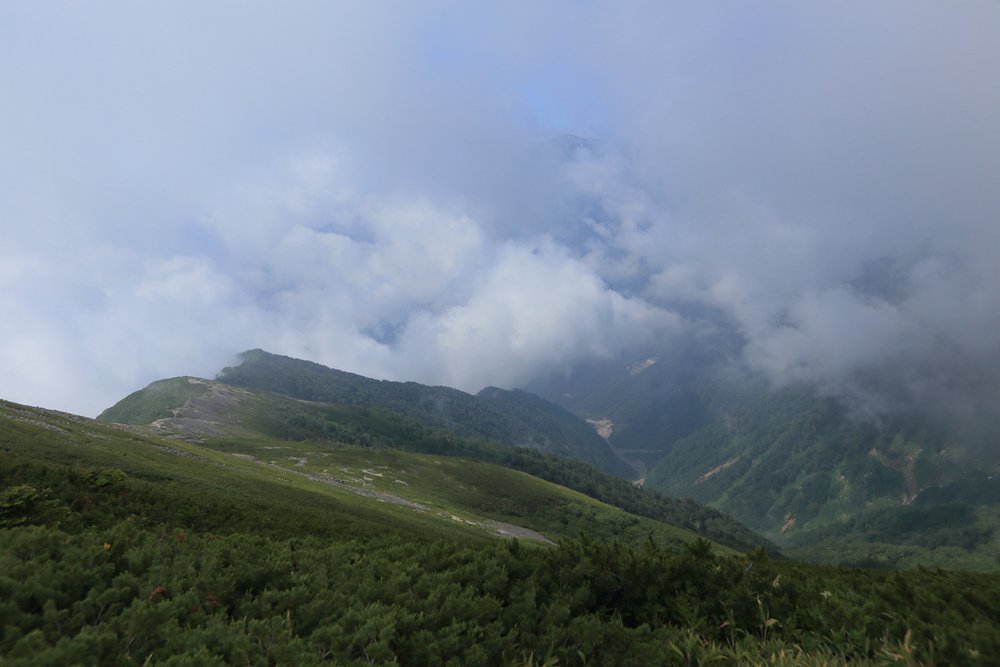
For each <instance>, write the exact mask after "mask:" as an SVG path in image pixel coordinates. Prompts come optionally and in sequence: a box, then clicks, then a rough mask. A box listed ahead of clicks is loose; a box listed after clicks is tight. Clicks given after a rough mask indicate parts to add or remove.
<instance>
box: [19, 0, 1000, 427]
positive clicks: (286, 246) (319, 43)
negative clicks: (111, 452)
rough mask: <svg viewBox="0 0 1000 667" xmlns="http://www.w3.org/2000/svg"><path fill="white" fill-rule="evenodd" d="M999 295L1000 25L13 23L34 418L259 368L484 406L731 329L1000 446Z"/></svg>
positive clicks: (923, 10)
mask: <svg viewBox="0 0 1000 667" xmlns="http://www.w3.org/2000/svg"><path fill="white" fill-rule="evenodd" d="M574 137H575V138H574ZM998 288H1000V3H996V2H992V1H985V0H983V1H974V0H969V1H963V2H954V3H942V2H923V1H920V0H916V1H914V0H908V1H905V2H904V1H900V0H886V1H883V2H878V3H872V2H861V1H856V2H851V1H848V2H839V3H801V2H769V3H722V2H699V3H690V2H687V3H677V2H667V1H657V2H640V1H636V2H599V1H586V0H581V1H577V2H568V1H566V2H563V1H557V0H552V1H545V2H476V3H470V2H447V1H440V2H435V1H427V2H420V1H408V2H388V1H387V2H382V1H375V2H364V3H362V2H326V1H322V2H321V1H315V2H308V1H300V0H289V1H287V2H281V3H270V2H267V3H265V2H254V1H250V2H243V1H241V2H236V1H235V0H233V1H222V0H220V1H218V2H203V1H198V2H194V1H178V2H150V1H138V2H124V1H122V2H107V1H100V0H98V1H95V2H86V3H83V2H68V1H67V2H46V3H38V2H32V1H19V0H12V1H10V2H4V3H2V4H0V397H2V398H5V399H7V400H13V401H17V402H21V403H28V404H34V405H42V406H45V407H50V408H56V409H62V410H66V411H69V412H74V413H78V414H83V415H88V416H93V415H96V414H97V413H99V412H100V411H101V410H103V409H104V408H106V407H108V406H110V405H112V404H113V403H115V402H116V401H117V400H119V399H120V398H122V397H123V396H125V395H126V394H128V393H130V392H132V391H134V390H136V389H139V388H141V387H142V386H144V385H146V384H148V383H149V382H151V381H153V380H156V379H160V378H163V377H172V376H177V375H198V376H204V377H212V376H213V375H214V374H215V373H216V372H217V371H219V370H220V369H221V368H222V367H223V366H225V365H227V364H229V363H232V361H233V360H234V358H235V355H236V354H237V353H238V352H240V351H242V350H245V349H250V348H256V347H259V348H263V349H266V350H268V351H271V352H275V353H281V354H287V355H291V356H296V357H300V358H306V359H310V360H314V361H318V362H320V363H323V364H326V365H329V366H333V367H336V368H341V369H345V370H350V371H354V372H358V373H362V374H365V375H369V376H374V377H380V378H389V379H402V380H417V381H421V382H425V383H432V384H447V385H451V386H457V387H459V388H462V389H465V390H468V391H477V390H478V389H480V388H482V387H484V386H487V385H497V386H503V387H516V386H521V385H525V384H527V383H529V382H531V381H532V379H534V378H536V377H538V376H540V375H541V374H545V373H551V372H553V371H555V372H558V371H561V370H568V369H571V368H572V367H573V366H574V364H578V363H581V362H583V361H591V360H595V359H598V360H599V359H615V358H618V357H620V356H622V355H625V356H627V355H628V354H630V353H631V351H638V350H649V349H654V348H656V346H669V345H670V344H671V341H675V340H676V341H680V340H690V339H691V337H692V335H694V336H696V337H697V334H698V332H699V331H705V330H707V329H711V328H714V329H718V328H722V329H724V330H726V331H728V332H730V333H732V335H733V336H735V337H736V338H737V339H738V340H739V341H740V344H739V346H738V355H737V356H738V359H737V361H738V362H739V363H740V364H743V365H745V366H746V367H748V368H750V369H753V370H755V371H757V372H759V373H761V374H763V375H764V376H766V377H767V378H769V379H770V380H771V381H773V382H775V383H777V384H781V383H788V382H797V381H807V382H813V383H816V384H817V386H820V387H823V388H825V389H826V390H828V391H830V392H832V393H840V394H842V395H845V396H854V397H855V398H857V397H861V399H862V400H863V401H864V402H865V404H866V405H869V406H871V408H872V410H876V411H877V410H882V409H891V408H892V406H893V405H895V404H900V403H907V404H911V405H912V404H921V403H932V404H934V405H943V406H947V409H948V410H950V411H952V412H954V414H962V413H963V411H964V412H966V413H975V412H982V411H990V410H993V413H994V414H997V413H998V408H1000V403H998V398H1000V289H998Z"/></svg>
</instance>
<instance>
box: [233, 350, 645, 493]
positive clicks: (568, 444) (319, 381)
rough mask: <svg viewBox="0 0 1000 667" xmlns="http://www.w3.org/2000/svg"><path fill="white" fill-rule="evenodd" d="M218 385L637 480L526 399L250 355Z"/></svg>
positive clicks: (578, 428) (596, 440)
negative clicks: (399, 419) (382, 416)
mask: <svg viewBox="0 0 1000 667" xmlns="http://www.w3.org/2000/svg"><path fill="white" fill-rule="evenodd" d="M218 379H219V380H220V381H221V382H224V383H226V384H229V385H232V386H236V387H243V388H247V389H254V390H258V391H267V392H274V393H278V394H283V395H286V396H291V397H293V398H297V399H304V400H307V401H321V402H325V403H334V404H338V405H347V406H355V407H368V408H378V409H382V410H388V411H391V412H394V413H396V414H399V415H403V416H405V417H407V418H409V419H411V420H414V421H416V422H418V423H420V424H423V425H426V426H431V427H436V428H443V429H447V430H449V431H451V432H453V433H456V434H457V435H460V436H464V437H469V438H478V439H483V440H488V441H490V442H494V443H499V444H504V445H512V446H518V447H530V448H532V449H537V450H539V451H543V452H549V453H553V454H559V455H562V456H570V457H573V458H576V459H579V460H581V461H585V462H587V463H590V464H591V465H594V466H597V467H598V468H601V469H603V470H606V471H608V472H610V473H612V474H618V475H623V476H629V475H632V474H634V471H633V470H631V468H630V467H629V466H628V465H627V464H625V463H624V462H623V461H621V460H620V459H619V458H618V457H617V456H616V455H615V453H614V452H613V451H612V450H611V448H610V447H609V446H608V444H607V443H606V442H605V441H604V440H603V439H602V438H601V437H600V436H598V435H597V434H596V433H594V431H593V430H592V429H591V428H589V427H588V426H587V425H586V424H585V423H584V422H583V421H581V420H580V419H578V418H577V417H574V416H573V415H571V414H570V413H569V412H567V411H566V410H564V409H562V408H560V407H558V406H556V405H553V404H551V403H548V402H547V401H544V400H542V399H540V398H538V397H537V396H533V395H530V394H527V393H525V392H506V391H504V390H501V389H496V388H493V387H491V388H489V389H487V390H484V391H483V392H482V393H481V394H480V395H479V396H472V395H470V394H467V393H465V392H462V391H459V390H457V389H451V388H449V387H428V386H426V385H422V384H417V383H416V382H390V381H388V380H373V379H370V378H366V377H363V376H360V375H355V374H353V373H346V372H344V371H339V370H335V369H332V368H327V367H326V366H321V365H320V364H316V363H313V362H310V361H303V360H300V359H292V358H290V357H283V356H279V355H274V354H269V353H267V352H264V351H263V350H250V351H248V352H244V353H243V354H242V355H241V363H240V364H239V365H238V366H233V367H228V368H225V369H223V371H222V372H221V373H220V374H219V378H218Z"/></svg>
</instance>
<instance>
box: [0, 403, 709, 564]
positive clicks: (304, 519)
mask: <svg viewBox="0 0 1000 667" xmlns="http://www.w3.org/2000/svg"><path fill="white" fill-rule="evenodd" d="M213 444H214V447H215V449H210V448H208V447H205V446H201V445H197V444H192V443H185V442H180V441H177V440H174V439H164V438H159V437H156V436H150V435H146V434H143V433H140V432H138V431H133V432H129V431H124V430H121V429H118V428H115V427H111V426H107V425H104V424H100V423H97V422H94V421H91V420H87V419H84V418H79V417H71V416H67V415H61V414H58V413H53V412H50V411H45V410H40V409H37V408H27V407H25V406H18V405H16V404H11V403H0V451H2V452H3V453H4V455H5V457H4V459H5V460H4V464H3V466H4V467H3V469H4V472H5V474H4V477H5V478H9V479H12V480H13V479H16V478H18V477H20V476H23V470H22V474H19V473H18V470H19V468H18V466H22V467H24V466H28V467H31V466H34V467H35V468H36V469H37V468H38V466H47V467H49V468H53V467H54V468H67V469H68V470H72V469H78V470H79V469H89V468H95V467H114V468H120V469H122V470H124V471H125V473H126V474H127V475H128V476H129V478H130V482H129V483H130V484H131V485H132V486H133V487H134V491H135V493H136V494H137V495H140V496H143V497H145V498H148V499H149V500H148V503H150V504H157V503H159V504H165V505H169V506H171V507H173V512H174V513H175V516H174V517H172V519H173V521H174V522H175V523H177V524H185V523H190V522H200V523H202V524H204V527H205V528H206V529H211V523H212V521H213V519H212V516H213V515H218V514H219V513H220V512H221V513H230V514H232V515H233V516H236V517H241V518H240V519H239V520H238V523H240V526H239V527H241V528H246V527H249V526H254V525H255V524H256V523H258V522H259V523H260V525H262V526H264V527H265V529H266V530H274V531H276V532H278V533H282V534H283V533H289V534H300V533H306V534H309V533H311V534H317V535H322V534H337V535H343V534H345V533H346V534H356V535H359V536H365V535H378V534H387V533H396V532H402V533H409V534H413V535H426V536H431V537H439V538H448V539H457V540H465V541H469V540H472V541H477V540H479V541H481V540H487V539H490V537H491V536H492V535H493V532H492V531H490V530H488V529H486V528H483V527H480V526H476V525H471V524H470V523H469V522H479V521H481V520H496V521H503V522H509V523H512V524H516V525H518V526H524V527H527V528H529V529H533V530H537V531H541V532H543V533H545V534H546V535H548V536H550V537H551V538H554V539H559V538H560V537H573V536H576V535H578V534H580V533H585V534H588V535H591V536H593V537H598V538H604V539H618V540H621V541H624V542H629V543H639V542H641V541H642V540H643V539H645V538H646V536H647V535H651V536H652V537H653V538H654V540H655V541H657V542H659V543H661V544H666V545H680V544H682V543H684V542H690V541H693V540H694V539H696V537H697V536H696V535H695V534H693V533H690V532H689V531H685V530H682V529H679V528H675V527H672V526H668V525H666V524H663V523H661V522H656V521H651V520H649V519H644V518H641V517H636V516H633V515H629V514H627V513H625V512H623V511H621V510H619V509H617V508H613V507H610V506H608V505H604V504H603V503H599V502H597V501H595V500H593V499H591V498H587V497H585V496H583V495H581V494H578V493H575V492H572V491H569V490H568V489H563V488H561V487H558V486H556V485H554V484H550V483H548V482H544V481H542V480H539V479H536V478H534V477H531V476H529V475H525V474H523V473H519V472H517V471H512V470H508V469H506V468H503V467H500V466H495V465H490V464H485V463H479V462H474V461H466V460H460V459H453V458H449V457H443V456H421V455H417V454H411V453H405V452H393V451H372V450H361V449H357V448H347V449H338V448H335V447H331V446H323V447H322V450H323V451H322V452H321V451H319V450H318V446H317V445H310V444H305V443H294V444H293V443H288V442H279V441H273V440H267V439H256V440H253V439H231V440H218V441H214V443H213ZM232 452H239V453H243V454H252V455H254V456H256V457H257V458H259V459H261V460H262V461H264V463H261V462H257V461H251V460H248V459H246V458H242V457H239V456H234V455H233V453H232ZM276 453H280V455H279V454H276ZM289 456H297V457H298V456H305V457H310V458H311V459H312V460H311V462H309V463H307V464H306V465H302V466H300V465H296V462H295V461H292V460H290V459H289V458H288V457H289ZM272 459H273V460H275V461H276V462H280V464H279V465H278V466H275V465H269V464H268V463H267V462H269V461H270V460H272ZM282 466H283V467H282ZM379 466H384V467H383V468H381V469H379ZM340 468H348V469H349V471H350V474H345V473H343V472H342V471H341V470H340ZM363 469H370V470H372V471H373V473H374V474H372V475H366V474H365V473H363V472H362V470H363ZM24 470H27V468H24ZM324 470H330V471H331V472H332V473H333V474H335V475H338V476H340V477H341V478H344V481H345V482H346V483H347V485H348V486H358V487H360V488H365V489H368V490H379V487H382V488H381V490H382V491H383V492H386V493H391V494H392V495H394V496H400V497H404V498H408V499H411V500H414V501H417V502H420V503H423V504H426V505H428V506H429V507H430V510H429V511H420V510H416V509H412V508H410V507H403V506H398V505H394V504H391V503H387V502H379V500H377V499H375V498H370V497H363V496H359V495H356V494H355V493H352V492H350V491H348V490H345V489H343V488H340V487H337V486H331V485H329V484H325V483H322V482H319V481H315V480H312V479H308V478H306V477H305V476H304V475H303V474H302V473H304V472H313V473H322V472H323V471H324ZM382 471H385V472H382ZM390 471H391V473H392V475H393V479H392V481H389V479H388V474H387V473H388V472H390ZM379 474H382V475H383V477H382V478H379V477H378V475H379ZM366 476H367V477H369V478H370V479H371V480H372V481H371V482H367V481H365V480H364V479H363V478H364V477H366ZM395 479H400V481H401V482H406V483H405V484H398V483H395ZM216 507H218V508H221V509H220V510H219V512H216V511H215V510H213V509H212V508H216ZM453 517H458V519H456V518H453ZM459 519H462V520H459ZM230 520H235V519H232V517H230V518H226V519H225V520H224V521H220V522H218V523H219V525H220V526H224V525H225V522H226V521H230ZM719 549H720V550H723V551H728V550H726V549H725V548H723V547H719Z"/></svg>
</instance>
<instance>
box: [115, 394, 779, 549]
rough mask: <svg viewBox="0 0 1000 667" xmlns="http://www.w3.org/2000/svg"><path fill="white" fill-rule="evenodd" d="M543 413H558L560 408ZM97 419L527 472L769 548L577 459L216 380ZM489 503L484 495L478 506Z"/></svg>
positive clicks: (532, 402)
mask: <svg viewBox="0 0 1000 667" xmlns="http://www.w3.org/2000/svg"><path fill="white" fill-rule="evenodd" d="M499 395H500V396H502V397H503V398H502V399H497V400H506V399H507V398H508V397H510V396H513V397H515V398H514V401H515V402H516V403H515V404H516V405H523V404H525V403H526V404H527V405H528V407H530V409H531V410H538V409H540V408H539V407H538V405H536V404H537V403H543V404H544V402H542V401H541V399H538V398H537V397H533V396H532V395H530V394H526V393H524V392H502V393H501V394H499ZM491 400H492V399H491ZM546 405H547V404H546ZM553 407H554V406H553ZM551 411H552V412H553V413H554V414H555V415H557V416H561V415H562V411H561V409H558V408H557V409H555V410H551ZM99 419H100V420H102V421H105V422H110V421H118V422H120V423H124V424H131V425H133V426H144V427H145V428H146V429H148V432H153V433H156V434H159V435H163V436H167V437H172V438H179V439H184V440H188V441H197V442H199V443H202V444H203V445H206V446H210V447H223V448H225V449H226V450H227V451H237V452H239V453H242V454H249V455H256V454H257V451H256V450H255V449H254V447H255V444H254V443H258V442H261V441H264V442H266V443H268V444H267V445H266V446H267V447H271V448H273V447H275V446H276V445H274V442H275V441H280V442H281V443H283V444H282V445H281V447H283V448H287V447H290V445H288V444H287V443H289V442H308V443H311V444H310V445H309V446H315V447H323V448H330V447H333V448H336V447H342V446H355V447H356V446H361V447H365V448H367V449H372V448H377V449H393V450H397V451H408V452H416V453H424V454H435V455H448V456H461V457H464V458H467V459H473V460H477V461H482V462H486V463H491V464H498V465H501V466H504V467H506V468H511V469H514V470H518V471H521V472H524V473H528V474H530V475H533V476H535V477H538V478H541V479H544V480H547V481H549V482H553V483H555V484H559V485H561V486H564V487H567V488H569V489H572V490H574V491H576V492H578V493H582V494H584V495H586V496H588V497H591V498H594V499H596V500H599V501H602V502H605V503H608V504H610V505H612V506H614V507H617V508H620V509H622V510H624V511H627V512H629V513H632V514H635V515H637V516H640V517H644V518H647V519H652V520H655V521H659V522H663V523H666V524H669V525H671V526H678V527H681V528H684V529H686V530H690V531H693V532H694V533H697V534H700V535H703V536H706V537H709V538H711V539H713V540H715V541H717V542H719V543H720V544H725V545H728V546H730V547H732V548H735V549H741V550H747V549H751V548H755V547H763V548H765V549H767V550H769V551H776V548H775V547H774V545H772V544H771V543H769V542H768V541H767V540H764V539H763V538H761V537H759V536H758V535H756V534H755V533H753V532H752V531H750V530H748V529H747V528H746V527H744V526H742V525H740V524H739V523H738V522H736V521H733V520H732V519H731V518H729V517H728V516H726V515H725V514H723V513H721V512H719V511H718V510H714V509H710V508H707V507H704V506H703V505H700V504H698V503H694V502H691V501H681V500H676V499H673V498H668V497H665V496H662V495H661V494H658V493H654V492H650V491H643V490H641V489H638V488H636V487H635V486H634V485H632V484H630V483H629V482H627V481H625V480H623V479H620V478H617V477H613V476H610V475H608V474H606V473H602V472H600V471H599V470H597V469H595V468H593V467H591V466H589V465H587V464H585V463H582V462H579V461H575V460H571V459H566V458H560V457H556V456H552V455H548V454H544V453H541V452H538V451H537V450H533V449H525V448H517V447H511V446H507V445H497V444H495V443H491V442H488V441H484V440H475V439H470V438H465V437H462V436H459V435H457V434H455V433H453V432H451V431H448V430H446V429H439V428H434V427H429V426H426V425H424V424H421V423H420V422H418V421H416V420H413V419H410V418H408V417H406V416H403V415H400V414H398V413H395V412H391V411H388V410H383V409H379V408H370V407H358V406H350V405H338V404H332V403H324V402H318V401H303V400H301V399H293V398H289V397H287V396H284V395H281V394H273V393H269V392H262V391H255V390H248V389H242V388H237V387H232V386H230V385H227V384H224V383H222V382H218V381H210V380H204V379H201V378H192V377H180V378H171V379H167V380H159V381H157V382H154V383H152V384H150V385H149V386H148V387H146V388H145V389H143V390H140V391H138V392H135V393H133V394H131V395H129V396H128V397H126V398H125V399H123V400H122V401H120V402H119V403H117V404H116V405H115V406H113V407H112V408H109V409H108V410H106V411H105V412H104V413H102V415H101V417H100V418H99ZM302 446H306V445H302ZM495 500H496V499H490V498H488V499H487V501H486V502H495Z"/></svg>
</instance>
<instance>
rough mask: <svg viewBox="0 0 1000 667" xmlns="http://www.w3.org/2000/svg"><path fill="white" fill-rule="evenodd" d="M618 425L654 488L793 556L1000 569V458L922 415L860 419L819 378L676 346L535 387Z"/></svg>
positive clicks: (609, 426) (614, 432)
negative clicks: (780, 383) (729, 366)
mask: <svg viewBox="0 0 1000 667" xmlns="http://www.w3.org/2000/svg"><path fill="white" fill-rule="evenodd" d="M532 388H533V389H534V390H535V391H537V392H538V393H540V394H542V395H543V396H546V397H548V398H549V399H550V400H553V401H556V402H559V403H560V404H562V405H563V406H564V407H566V408H567V409H570V410H572V411H574V412H576V414H578V415H579V416H580V417H582V418H586V419H589V420H591V421H592V422H593V423H595V424H598V423H599V424H600V425H602V426H603V428H604V429H605V432H607V431H609V430H610V434H609V442H610V444H611V445H612V446H613V447H615V449H616V451H618V453H619V454H620V455H621V456H623V457H625V458H626V459H627V460H630V461H631V462H632V463H633V465H635V466H636V467H637V468H642V467H643V466H645V468H644V472H645V485H646V486H647V487H648V488H653V489H658V490H660V491H663V492H664V493H666V494H668V495H671V496H675V497H688V498H693V499H695V500H698V501H700V502H703V503H706V504H708V505H709V506H712V507H717V508H719V509H721V510H723V511H725V512H727V513H729V514H731V515H732V516H734V517H735V518H737V519H738V520H740V521H741V522H743V523H744V524H746V525H748V526H750V527H751V528H753V529H755V530H757V531H758V532H760V533H762V534H764V535H766V536H767V537H769V538H770V539H772V540H774V541H775V542H777V543H778V544H779V545H781V546H782V547H784V548H786V550H788V553H791V554H797V555H799V556H802V557H808V558H813V559H817V560H826V561H832V562H838V563H847V564H870V565H880V566H896V565H905V564H924V565H930V566H945V567H977V568H989V567H995V566H996V564H997V563H998V562H1000V461H998V459H997V458H996V456H995V454H991V453H990V451H989V450H988V449H987V450H985V451H984V450H983V448H981V447H973V446H971V444H969V443H968V442H966V441H964V440H963V439H961V438H959V437H956V436H955V435H954V434H952V433H949V432H948V431H947V430H945V429H943V428H941V427H940V426H939V425H935V424H933V423H932V422H930V421H929V420H927V419H926V418H924V417H923V416H922V415H920V414H913V413H910V414H904V413H897V414H896V415H895V416H893V417H892V418H884V419H881V420H878V421H876V420H873V419H867V418H863V417H860V416H859V415H858V414H857V413H856V412H854V411H852V410H851V409H850V408H849V406H847V405H844V404H843V403H842V402H840V401H839V400H838V399H837V398H835V397H831V396H825V395H823V394H821V393H820V392H819V391H817V389H816V388H815V387H811V386H808V385H798V386H789V387H784V388H774V387H770V386H768V385H767V384H765V383H764V382H762V381H760V380H759V379H754V378H752V377H750V376H748V375H746V374H744V373H736V372H725V371H723V370H721V369H720V368H719V367H718V366H716V367H715V368H713V367H712V366H711V364H704V365H700V364H698V363H695V364H692V363H691V362H690V360H683V359H680V360H679V359H671V358H670V357H669V356H668V355H663V356H659V357H658V356H654V355H650V356H643V357H640V358H637V359H634V360H632V361H625V360H619V361H618V362H616V363H614V364H607V365H604V366H601V365H593V366H591V367H589V368H583V369H579V370H578V371H577V372H576V373H575V374H574V375H573V376H571V377H569V378H549V379H548V380H547V381H546V382H544V383H538V384H536V385H534V386H533V387H532Z"/></svg>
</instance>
